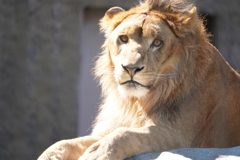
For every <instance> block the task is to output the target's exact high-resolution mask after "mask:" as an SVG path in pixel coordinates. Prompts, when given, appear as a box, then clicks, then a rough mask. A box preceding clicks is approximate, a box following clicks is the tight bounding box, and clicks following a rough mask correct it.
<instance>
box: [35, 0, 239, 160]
mask: <svg viewBox="0 0 240 160" xmlns="http://www.w3.org/2000/svg"><path fill="white" fill-rule="evenodd" d="M100 27H101V31H102V32H103V33H104V34H105V37H106V40H105V42H104V44H103V47H102V50H103V51H102V53H101V54H100V55H99V57H98V59H97V61H96V66H95V68H94V74H95V76H96V79H97V80H98V81H99V84H100V86H101V88H102V97H101V98H102V103H101V105H100V107H99V113H98V115H97V117H96V120H95V123H94V125H93V132H92V134H91V135H90V136H88V137H80V138H77V139H73V140H65V141H60V142H58V143H56V144H54V145H53V146H51V147H50V148H49V149H47V150H46V151H45V152H44V153H43V154H42V156H41V157H40V158H39V160H40V159H41V160H42V159H48V158H49V157H53V158H54V157H61V159H76V157H79V156H80V159H79V160H89V159H98V160H122V159H125V158H126V157H129V156H133V155H137V154H141V153H145V152H161V151H164V150H170V149H177V148H189V147H208V148H209V147H218V148H221V147H233V146H237V145H240V136H239V133H240V123H239V122H240V98H239V94H240V76H239V74H238V73H237V72H236V71H235V70H233V69H232V68H231V67H230V66H229V65H228V63H227V62H226V61H225V60H224V59H223V57H222V56H221V55H220V53H219V52H218V51H217V49H216V48H215V47H214V46H213V45H211V44H210V42H209V39H208V38H209V35H208V34H207V33H206V31H205V28H204V25H203V20H202V19H201V18H199V16H198V15H197V11H196V7H194V5H193V3H192V2H191V1H190V0H189V1H188V0H146V1H144V2H141V3H140V5H138V6H136V7H134V8H131V9H130V10H128V11H125V10H123V9H122V8H119V7H114V8H111V9H109V10H108V11H107V12H106V14H105V16H104V17H103V18H102V19H101V21H100ZM122 35H124V36H125V37H124V39H121V36H122ZM126 36H127V37H126ZM156 39H157V40H161V42H162V43H160V45H155V44H153V42H154V40H156ZM157 44H158V43H157ZM126 66H127V67H128V68H126ZM133 68H134V69H133ZM136 68H137V69H136ZM135 69H136V70H135ZM130 80H132V81H130ZM129 82H131V83H129ZM43 157H47V158H43ZM64 157H65V158H64Z"/></svg>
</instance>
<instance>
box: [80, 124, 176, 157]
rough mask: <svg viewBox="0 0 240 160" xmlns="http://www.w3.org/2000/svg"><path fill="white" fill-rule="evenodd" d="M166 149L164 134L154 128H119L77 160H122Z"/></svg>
mask: <svg viewBox="0 0 240 160" xmlns="http://www.w3.org/2000/svg"><path fill="white" fill-rule="evenodd" d="M161 135H162V136H161ZM168 136H169V135H168ZM170 136H171V135H170ZM168 147H170V146H169V143H168V142H166V133H164V131H162V133H161V130H159V128H157V127H155V126H150V127H143V128H139V129H130V128H119V129H117V130H115V131H114V132H112V133H110V134H109V135H107V136H105V137H104V138H103V139H101V140H100V141H98V142H96V143H94V144H93V145H92V146H90V147H89V148H88V149H87V150H86V151H85V153H84V154H83V156H82V157H80V159H79V160H90V159H91V160H122V159H125V158H127V157H130V156H133V155H138V154H141V153H146V152H158V151H161V150H165V149H167V148H168Z"/></svg>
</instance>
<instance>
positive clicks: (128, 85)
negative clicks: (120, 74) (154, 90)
mask: <svg viewBox="0 0 240 160" xmlns="http://www.w3.org/2000/svg"><path fill="white" fill-rule="evenodd" d="M120 85H127V87H129V88H136V87H137V86H141V87H144V88H148V89H150V88H151V87H152V85H147V86H145V85H142V84H141V83H138V82H136V81H133V80H129V81H126V82H123V83H121V84H120Z"/></svg>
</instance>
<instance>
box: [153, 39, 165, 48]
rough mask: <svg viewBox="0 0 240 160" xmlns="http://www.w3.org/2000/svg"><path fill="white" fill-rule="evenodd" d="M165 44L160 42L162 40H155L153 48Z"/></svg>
mask: <svg viewBox="0 0 240 160" xmlns="http://www.w3.org/2000/svg"><path fill="white" fill-rule="evenodd" d="M162 44H163V42H162V41H161V40H160V39H155V40H154V41H153V42H152V46H153V47H161V46H162Z"/></svg>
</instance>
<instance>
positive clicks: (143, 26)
mask: <svg viewBox="0 0 240 160" xmlns="http://www.w3.org/2000/svg"><path fill="white" fill-rule="evenodd" d="M196 24H197V25H196ZM201 24H202V20H201V19H200V18H199V17H198V16H197V14H196V8H195V7H194V6H193V5H192V3H187V2H186V3H184V2H182V1H181V2H178V1H172V2H171V4H170V3H169V1H166V3H165V1H162V2H160V1H154V0H148V1H146V2H145V3H142V4H140V5H139V6H137V7H135V8H132V9H130V10H128V11H125V10H123V9H122V8H119V7H113V8H111V9H109V10H108V11H107V12H106V14H105V16H104V18H103V19H102V20H101V21H100V26H101V30H102V31H103V32H104V33H105V37H106V41H105V44H104V46H103V48H104V52H103V53H102V55H101V56H100V58H99V60H98V61H97V65H96V68H95V73H96V75H97V76H98V77H100V83H101V84H102V88H103V91H104V92H105V94H112V93H113V92H114V91H115V90H117V91H118V93H117V94H118V95H119V96H122V97H128V98H129V97H132V98H138V99H141V98H142V97H146V96H152V94H151V93H154V94H157V95H158V97H161V96H162V98H165V97H167V96H169V95H170V93H171V92H172V91H173V90H174V89H175V88H177V87H180V85H181V82H182V81H186V80H187V78H186V77H184V76H183V74H185V75H186V74H187V73H186V72H189V71H190V70H189V71H186V68H189V67H194V66H193V65H192V64H190V63H188V60H189V59H190V58H193V59H194V58H196V57H197V56H196V55H194V54H191V53H190V51H189V49H190V48H191V45H192V44H194V45H195V44H196V41H203V40H202V39H203V38H202V37H204V38H205V39H206V40H207V34H206V33H205V31H204V27H203V25H201ZM197 34H199V35H197ZM200 34H204V35H200ZM193 35H194V37H199V39H196V38H195V39H193V38H192V37H193ZM200 39H201V40H200ZM193 41H194V42H193ZM192 72H194V71H192ZM176 83H177V84H178V85H175V84H176ZM113 90H114V91H113ZM108 91H110V92H108Z"/></svg>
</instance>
